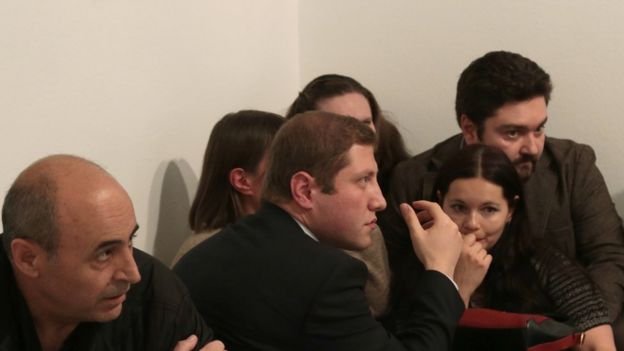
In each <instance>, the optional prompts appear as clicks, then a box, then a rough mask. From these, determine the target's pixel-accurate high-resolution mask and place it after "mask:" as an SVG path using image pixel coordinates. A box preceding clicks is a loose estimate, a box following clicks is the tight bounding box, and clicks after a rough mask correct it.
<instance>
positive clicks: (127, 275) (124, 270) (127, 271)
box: [115, 247, 141, 284]
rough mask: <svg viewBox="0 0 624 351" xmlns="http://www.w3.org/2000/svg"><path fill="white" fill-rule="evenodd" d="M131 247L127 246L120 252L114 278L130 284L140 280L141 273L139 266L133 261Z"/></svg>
mask: <svg viewBox="0 0 624 351" xmlns="http://www.w3.org/2000/svg"><path fill="white" fill-rule="evenodd" d="M132 251H133V248H132V247H128V248H127V249H126V250H124V253H123V254H122V256H123V257H122V258H121V261H120V266H119V269H118V270H117V272H116V275H115V279H117V280H122V281H128V282H129V283H130V284H136V283H138V282H139V281H140V280H141V273H139V268H138V267H137V265H136V262H135V261H134V256H133V255H132Z"/></svg>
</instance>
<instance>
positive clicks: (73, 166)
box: [2, 155, 125, 258]
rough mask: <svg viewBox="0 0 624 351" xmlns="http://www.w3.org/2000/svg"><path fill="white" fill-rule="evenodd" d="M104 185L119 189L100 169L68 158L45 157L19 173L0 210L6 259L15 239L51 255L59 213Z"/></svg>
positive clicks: (88, 163) (86, 161) (85, 161)
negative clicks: (27, 242) (33, 244)
mask: <svg viewBox="0 0 624 351" xmlns="http://www.w3.org/2000/svg"><path fill="white" fill-rule="evenodd" d="M107 183H108V184H107ZM103 184H107V185H112V186H114V187H119V188H120V189H121V186H119V184H117V182H116V181H115V180H114V179H113V178H112V176H111V175H109V174H108V173H107V172H106V171H104V170H103V169H102V168H101V167H100V166H98V165H96V164H95V163H93V162H91V161H88V160H86V159H83V158H80V157H77V156H71V155H52V156H48V157H45V158H43V159H40V160H38V161H36V162H34V163H33V164H31V165H30V166H29V167H28V168H26V169H25V170H24V171H22V173H20V175H19V176H18V177H17V179H16V180H15V182H14V183H13V185H12V186H11V188H10V189H9V191H8V193H7V195H6V197H5V199H4V205H3V207H2V225H3V227H4V235H3V243H4V246H5V251H6V252H7V254H8V255H9V258H10V257H11V250H10V249H9V248H10V243H11V241H12V240H13V239H15V238H24V239H29V240H32V241H34V242H36V243H37V244H38V245H40V246H41V247H42V248H43V249H44V250H45V251H46V252H48V253H49V254H52V255H53V254H54V253H55V252H56V249H57V247H58V242H59V224H58V214H59V213H60V212H67V211H65V210H64V209H66V208H67V207H68V205H69V206H70V207H76V206H75V205H80V204H78V203H76V201H80V198H81V197H83V196H87V195H88V194H91V193H93V191H96V190H98V188H99V187H100V186H101V185H103ZM121 191H123V189H121ZM124 192H125V191H124ZM68 200H69V201H68Z"/></svg>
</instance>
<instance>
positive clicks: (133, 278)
mask: <svg viewBox="0 0 624 351" xmlns="http://www.w3.org/2000/svg"><path fill="white" fill-rule="evenodd" d="M2 225H3V227H4V231H5V233H4V234H2V235H1V237H2V243H3V246H2V248H3V249H2V250H0V350H2V351H4V350H28V351H29V350H36V351H39V350H42V351H60V350H63V351H65V350H81V351H82V350H93V351H95V350H98V351H99V350H102V351H104V350H128V351H130V350H172V349H174V350H175V351H186V350H196V349H198V348H199V346H197V345H204V344H206V342H208V341H209V340H211V339H212V331H211V330H210V329H209V328H207V327H206V325H205V324H204V322H203V321H202V319H201V317H200V316H199V314H198V313H197V311H196V310H195V307H194V306H193V304H192V302H191V301H190V299H189V296H188V293H187V291H186V289H185V288H184V286H183V285H182V284H181V283H180V282H179V280H178V279H177V278H176V277H175V276H174V275H173V273H171V271H169V270H168V269H167V268H166V267H165V266H164V265H162V264H160V263H159V262H158V261H156V260H155V259H153V258H152V257H151V256H149V255H147V254H145V253H143V252H141V251H139V250H137V249H133V247H132V239H133V237H134V236H135V234H136V232H137V230H138V228H139V227H138V225H137V223H136V219H135V215H134V209H133V206H132V202H131V200H130V198H129V197H128V194H127V193H126V192H125V190H124V189H123V188H122V187H121V185H119V183H117V181H116V180H115V179H114V178H113V177H112V176H110V175H109V174H108V173H106V172H105V171H104V170H102V169H101V168H100V167H99V166H97V165H96V164H94V163H92V162H89V161H87V160H84V159H81V158H78V157H74V156H69V155H55V156H50V157H46V158H44V159H42V160H39V161H37V162H35V163H34V164H32V165H31V166H30V167H28V168H27V169H26V170H24V171H23V172H22V173H21V174H20V175H19V176H18V178H17V179H16V180H15V182H14V183H13V185H12V186H11V188H10V189H9V191H8V193H7V195H6V198H5V200H4V205H3V208H2ZM179 341H180V342H179ZM198 341H199V342H198ZM201 350H204V351H208V350H223V344H222V343H221V342H219V341H215V342H210V343H208V344H206V346H205V347H204V348H202V349H201Z"/></svg>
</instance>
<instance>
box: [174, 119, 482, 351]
mask: <svg viewBox="0 0 624 351" xmlns="http://www.w3.org/2000/svg"><path fill="white" fill-rule="evenodd" d="M374 143H375V135H374V133H373V132H372V130H371V129H370V128H369V127H367V126H366V125H364V124H362V123H361V122H359V121H357V120H356V119H354V118H350V117H343V116H338V115H333V114H329V113H324V112H307V113H304V114H301V115H298V116H295V117H294V118H292V119H291V120H289V121H288V122H286V124H285V125H284V126H283V127H282V129H281V130H280V131H279V132H278V134H277V135H276V137H275V140H274V141H273V144H272V147H271V151H270V155H269V163H268V167H267V175H266V179H265V184H264V192H263V198H264V200H265V203H264V205H263V207H262V209H261V210H260V211H259V212H257V213H256V214H254V215H251V216H249V217H246V218H244V219H243V220H241V221H239V222H237V223H235V224H234V225H231V226H229V227H227V228H226V229H224V230H223V231H221V232H220V233H218V234H216V235H215V236H214V237H213V238H211V239H209V240H207V241H205V242H204V243H202V244H200V245H199V246H197V247H196V248H194V249H193V250H191V251H190V252H189V253H188V254H187V255H186V256H185V257H183V258H182V259H181V260H180V262H179V263H178V265H177V266H176V267H175V268H174V270H175V271H176V273H178V274H179V276H180V277H181V278H182V280H183V281H184V282H185V283H186V285H187V286H188V288H189V291H190V292H191V296H192V298H193V300H194V301H195V303H196V305H197V306H198V309H199V310H200V312H201V314H202V315H203V316H204V319H205V320H206V322H208V323H209V324H210V325H211V326H212V327H213V328H214V330H215V334H216V335H217V337H218V338H220V339H221V340H223V341H224V343H225V345H226V348H227V349H228V350H250V349H253V350H447V349H448V348H449V345H450V342H451V339H452V336H453V334H454V330H455V327H456V323H457V321H458V320H459V317H460V315H461V314H462V312H463V310H464V306H463V303H462V300H461V298H460V296H459V294H458V291H457V289H456V287H455V286H454V283H453V281H452V280H451V279H450V278H449V277H452V276H453V273H454V268H455V265H456V262H457V260H458V257H459V252H460V250H461V245H462V239H461V237H460V234H459V233H458V231H457V227H456V226H455V225H454V224H453V223H452V222H451V221H450V219H449V218H448V217H447V216H446V215H445V214H444V213H443V212H442V211H441V209H440V207H439V206H438V205H436V204H434V203H430V202H425V201H423V202H417V203H415V204H413V206H414V208H416V209H417V210H421V211H424V212H426V213H427V214H428V216H430V217H432V218H433V221H432V223H433V225H432V226H430V227H428V229H423V227H421V226H420V223H419V220H418V218H417V216H416V214H415V212H414V209H413V208H412V207H410V206H408V205H406V204H404V205H403V206H402V211H403V215H404V216H405V218H406V221H407V223H408V227H409V228H410V231H411V238H412V241H413V247H414V250H415V252H416V254H417V255H418V257H419V258H420V259H421V260H422V261H423V262H424V265H425V267H426V268H427V271H426V272H425V274H423V275H422V276H421V277H420V278H419V281H418V282H415V283H417V284H419V285H420V286H421V287H422V288H421V289H420V290H419V291H418V292H417V293H415V294H413V295H412V296H410V297H409V298H408V300H409V301H408V302H406V303H405V305H406V306H407V308H406V310H405V313H404V318H402V319H401V320H399V321H398V322H397V328H396V330H397V332H396V334H395V335H394V336H393V335H391V334H389V333H388V332H387V331H386V330H385V329H384V328H383V327H382V326H381V324H379V323H378V322H377V321H375V319H373V317H372V316H371V314H370V310H369V307H368V306H367V304H366V300H365V297H364V292H363V288H364V282H365V281H366V277H367V272H366V266H365V265H364V264H363V263H362V262H361V261H359V260H357V259H354V258H352V257H350V256H348V255H346V254H345V253H344V252H342V251H341V250H339V249H350V250H362V249H363V248H366V247H367V246H368V245H370V243H371V238H370V232H371V231H372V230H373V229H375V226H376V215H375V212H376V211H379V210H382V209H383V208H384V207H385V206H386V202H385V200H384V198H383V196H382V195H381V191H380V189H379V186H378V184H377V180H376V175H377V165H376V163H375V160H374ZM483 253H484V256H483V259H486V257H485V252H483Z"/></svg>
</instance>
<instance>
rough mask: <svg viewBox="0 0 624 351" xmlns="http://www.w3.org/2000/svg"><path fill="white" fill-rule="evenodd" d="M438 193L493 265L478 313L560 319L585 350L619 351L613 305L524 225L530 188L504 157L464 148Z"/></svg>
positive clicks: (475, 299)
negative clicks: (611, 320)
mask: <svg viewBox="0 0 624 351" xmlns="http://www.w3.org/2000/svg"><path fill="white" fill-rule="evenodd" d="M434 189H435V190H436V193H437V195H438V199H439V201H440V205H441V206H442V209H443V210H444V211H445V212H446V213H447V214H448V215H449V217H450V218H451V219H452V220H453V221H454V222H455V223H456V224H457V226H458V227H459V230H460V232H461V233H462V234H464V235H467V234H473V235H474V236H475V237H476V239H477V241H478V242H480V243H481V244H482V245H483V248H485V249H486V250H487V251H488V253H490V254H491V255H492V257H493V260H492V263H491V265H490V268H489V270H488V272H487V274H486V276H485V278H484V280H483V282H482V283H481V284H480V285H479V286H478V287H477V288H476V290H475V291H474V293H473V294H472V296H471V298H470V303H469V305H470V306H471V307H487V308H493V309H498V310H504V311H510V312H518V313H520V312H522V313H539V314H547V315H553V316H555V317H558V318H561V319H564V320H565V321H566V322H567V323H569V324H572V325H574V326H576V327H577V328H578V329H579V330H582V331H585V333H586V337H585V343H584V344H583V345H582V347H581V349H582V350H615V346H614V344H613V333H612V330H611V326H610V325H609V324H608V323H609V318H608V313H607V309H606V305H605V303H604V301H603V300H602V298H601V296H600V294H599V292H598V290H597V289H596V288H595V287H594V285H593V284H592V282H591V280H590V279H589V276H588V275H586V274H585V272H584V271H583V270H582V268H580V266H578V265H577V264H575V263H574V262H572V261H571V260H570V259H568V258H567V257H566V255H565V254H563V253H562V252H560V251H558V250H556V249H555V248H553V247H551V246H546V245H545V244H542V243H540V241H539V239H538V238H533V237H531V235H530V233H529V231H528V230H527V228H523V227H521V226H520V225H519V223H521V222H522V220H521V217H522V216H524V215H525V214H524V200H523V190H522V189H523V184H522V182H521V180H520V178H519V177H518V174H517V172H516V171H515V169H514V167H513V165H512V164H511V162H510V161H509V159H508V158H507V157H506V156H505V154H504V153H503V152H502V151H500V150H499V149H497V148H494V147H490V146H485V145H471V146H466V147H464V148H463V149H462V150H461V151H460V152H459V153H458V154H457V155H455V156H454V157H453V158H451V159H450V160H449V161H448V162H447V163H445V164H444V165H443V166H442V168H441V169H440V173H439V175H438V178H437V180H436V183H435V187H434ZM460 261H461V258H460ZM397 278H398V279H400V277H397ZM461 289H462V287H461V284H460V292H461Z"/></svg>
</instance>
